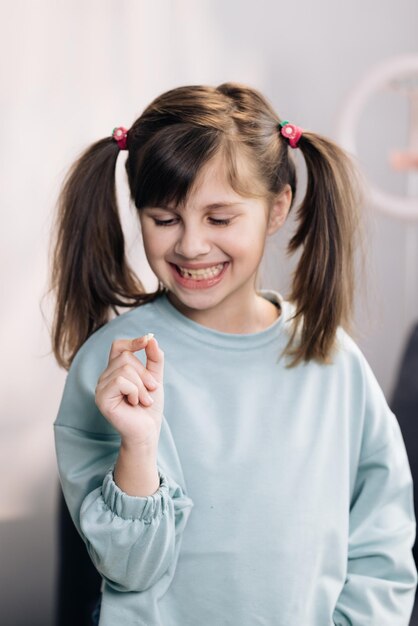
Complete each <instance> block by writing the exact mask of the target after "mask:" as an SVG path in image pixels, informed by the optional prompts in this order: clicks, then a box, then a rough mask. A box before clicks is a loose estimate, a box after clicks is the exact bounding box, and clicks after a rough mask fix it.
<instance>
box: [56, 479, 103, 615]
mask: <svg viewBox="0 0 418 626" xmlns="http://www.w3.org/2000/svg"><path fill="white" fill-rule="evenodd" d="M101 582H102V579H101V576H100V574H99V573H98V572H97V570H96V568H95V567H94V565H93V563H92V562H91V559H90V557H89V555H88V552H87V549H86V546H85V545H84V542H83V540H82V539H81V537H80V535H79V534H78V532H77V529H76V527H75V526H74V524H73V521H72V519H71V516H70V514H69V512H68V508H67V505H66V504H65V500H64V497H63V495H62V492H61V490H60V493H59V505H58V584H57V599H56V613H55V626H76V625H77V626H93V624H98V616H99V607H100V605H99V600H100V598H101V593H100V587H101ZM93 615H94V617H93Z"/></svg>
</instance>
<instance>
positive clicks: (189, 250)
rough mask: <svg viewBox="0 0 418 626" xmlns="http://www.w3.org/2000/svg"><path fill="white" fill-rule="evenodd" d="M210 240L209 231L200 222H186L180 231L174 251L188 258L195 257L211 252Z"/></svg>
mask: <svg viewBox="0 0 418 626" xmlns="http://www.w3.org/2000/svg"><path fill="white" fill-rule="evenodd" d="M210 248H211V246H210V242H209V240H208V237H207V232H206V231H205V229H204V228H202V227H201V226H199V225H198V224H195V225H192V224H190V223H189V224H185V223H183V225H182V228H181V229H180V231H179V236H178V239H177V241H176V243H175V246H174V252H175V253H176V254H178V255H179V256H182V257H184V258H187V259H195V258H197V257H199V256H202V255H204V254H207V253H208V252H210Z"/></svg>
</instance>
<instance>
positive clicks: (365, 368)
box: [336, 327, 399, 457]
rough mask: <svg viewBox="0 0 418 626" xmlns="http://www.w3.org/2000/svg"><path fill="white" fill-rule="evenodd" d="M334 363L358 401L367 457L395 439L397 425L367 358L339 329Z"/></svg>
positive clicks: (397, 434) (397, 435)
mask: <svg viewBox="0 0 418 626" xmlns="http://www.w3.org/2000/svg"><path fill="white" fill-rule="evenodd" d="M337 346H338V347H337V353H336V362H337V363H339V365H340V367H341V366H342V369H343V371H345V372H346V373H347V375H348V380H351V381H352V389H351V390H349V391H350V392H352V393H354V394H355V395H356V397H357V400H358V410H359V415H361V418H362V419H361V427H362V456H363V457H368V456H371V455H372V454H374V453H375V452H376V451H378V450H380V449H382V448H384V447H386V446H387V445H390V444H391V443H392V444H393V445H395V443H396V441H398V440H399V424H398V420H397V418H396V415H395V414H394V413H393V411H392V409H391V408H390V406H389V404H388V401H387V399H386V397H385V394H384V392H383V390H382V388H381V386H380V384H379V382H378V380H377V377H376V375H375V373H374V371H373V369H372V367H371V366H370V363H369V362H368V360H367V358H366V357H365V355H364V354H363V352H362V351H361V349H360V348H359V346H358V345H357V343H356V342H355V341H354V339H353V338H352V337H351V336H350V335H349V334H348V333H347V332H346V331H345V330H344V329H343V328H341V327H340V328H339V329H338V332H337Z"/></svg>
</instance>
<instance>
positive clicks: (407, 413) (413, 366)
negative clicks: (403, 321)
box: [390, 324, 418, 626]
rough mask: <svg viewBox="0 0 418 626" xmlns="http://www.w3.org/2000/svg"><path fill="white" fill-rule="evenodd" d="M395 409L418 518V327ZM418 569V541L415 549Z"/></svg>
mask: <svg viewBox="0 0 418 626" xmlns="http://www.w3.org/2000/svg"><path fill="white" fill-rule="evenodd" d="M390 404H391V409H392V411H393V412H394V413H395V415H396V417H397V418H398V422H399V426H400V427H401V431H402V435H403V438H404V441H405V447H406V451H407V454H408V459H409V465H410V467H411V474H412V480H413V483H414V506H415V517H417V508H418V324H417V325H416V326H415V327H414V328H413V329H412V332H411V334H410V336H409V338H408V341H407V343H406V346H405V350H404V353H403V355H402V361H401V365H400V369H399V373H398V378H397V381H396V385H395V390H394V393H393V397H392V402H391V403H390ZM413 554H414V559H415V564H416V565H417V567H418V542H417V541H415V544H414V547H413ZM411 626H418V595H417V596H416V597H415V606H414V612H413V614H412V619H411Z"/></svg>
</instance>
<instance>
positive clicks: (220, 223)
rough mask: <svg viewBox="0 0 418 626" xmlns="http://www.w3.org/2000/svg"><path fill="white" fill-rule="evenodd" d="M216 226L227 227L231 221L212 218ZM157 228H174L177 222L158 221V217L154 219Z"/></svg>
mask: <svg viewBox="0 0 418 626" xmlns="http://www.w3.org/2000/svg"><path fill="white" fill-rule="evenodd" d="M210 219H211V220H212V222H213V223H214V225H215V226H227V225H228V224H229V223H230V221H231V220H230V219H229V218H226V219H223V220H222V219H216V218H215V217H211V218H210ZM153 220H154V222H155V225H156V226H173V224H175V220H158V219H157V218H156V217H154V218H153Z"/></svg>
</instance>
